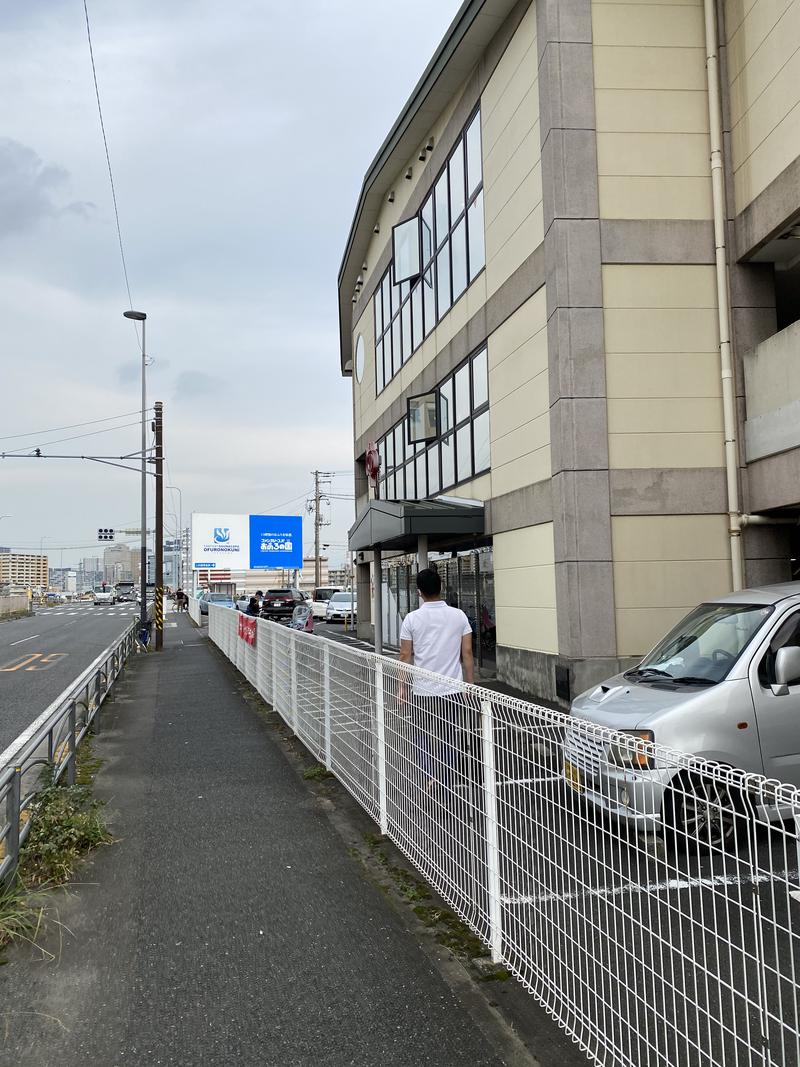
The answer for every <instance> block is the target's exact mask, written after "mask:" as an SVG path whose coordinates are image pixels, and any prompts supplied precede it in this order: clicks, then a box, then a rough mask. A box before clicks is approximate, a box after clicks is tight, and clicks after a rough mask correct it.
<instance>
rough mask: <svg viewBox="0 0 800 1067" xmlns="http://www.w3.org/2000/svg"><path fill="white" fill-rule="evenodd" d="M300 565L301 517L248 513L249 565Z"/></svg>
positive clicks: (299, 566)
mask: <svg viewBox="0 0 800 1067" xmlns="http://www.w3.org/2000/svg"><path fill="white" fill-rule="evenodd" d="M302 566H303V520H302V518H301V517H300V516H299V515H251V516H250V567H251V568H255V567H269V568H273V567H285V568H297V569H300V568H301V567H302Z"/></svg>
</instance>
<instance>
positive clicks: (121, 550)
mask: <svg viewBox="0 0 800 1067" xmlns="http://www.w3.org/2000/svg"><path fill="white" fill-rule="evenodd" d="M98 563H99V560H98ZM102 570H103V577H104V578H105V580H106V581H107V582H111V583H112V584H114V585H116V583H117V582H134V581H137V580H138V578H139V551H138V549H132V548H130V547H129V546H128V545H112V546H111V547H109V548H107V549H106V550H105V552H104V553H103V568H102Z"/></svg>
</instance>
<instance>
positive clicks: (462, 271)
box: [450, 219, 467, 301]
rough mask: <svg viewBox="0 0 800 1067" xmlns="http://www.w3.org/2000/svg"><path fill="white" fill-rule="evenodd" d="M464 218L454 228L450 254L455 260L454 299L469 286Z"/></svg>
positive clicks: (453, 260)
mask: <svg viewBox="0 0 800 1067" xmlns="http://www.w3.org/2000/svg"><path fill="white" fill-rule="evenodd" d="M466 226H467V224H466V221H465V220H464V219H462V220H461V222H459V224H458V226H456V228H455V229H454V230H453V239H452V241H451V242H450V255H451V258H452V262H453V301H456V300H458V298H459V297H460V296H461V294H462V293H463V292H464V290H465V289H466V288H467V229H466Z"/></svg>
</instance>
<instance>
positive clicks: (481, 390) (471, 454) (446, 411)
mask: <svg viewBox="0 0 800 1067" xmlns="http://www.w3.org/2000/svg"><path fill="white" fill-rule="evenodd" d="M378 451H379V453H380V457H381V474H380V482H379V495H380V496H381V497H382V498H384V499H388V500H423V499H425V498H426V497H431V496H437V495H438V494H439V493H443V492H446V491H447V490H448V489H451V488H452V487H453V486H455V485H460V484H461V483H463V482H467V481H469V480H470V479H471V478H474V477H476V476H477V475H479V474H483V473H484V472H485V471H487V470H489V468H490V466H491V451H490V442H489V364H488V358H487V352H486V348H485V347H483V348H480V349H479V350H478V351H477V352H476V353H475V354H474V355H472V356H470V357H469V359H467V360H465V361H464V362H463V363H462V364H461V365H460V366H459V367H457V368H456V369H455V371H454V372H453V373H452V374H450V375H448V376H447V378H445V379H444V381H442V382H440V383H439V385H438V386H437V387H436V389H434V390H433V391H432V392H430V393H426V394H423V395H420V396H416V397H410V398H409V400H408V413H407V415H406V418H404V419H402V420H401V421H400V422H398V423H397V424H396V425H395V426H393V427H392V428H391V430H389V431H387V433H386V434H384V436H383V437H382V438H381V439H380V440H379V442H378Z"/></svg>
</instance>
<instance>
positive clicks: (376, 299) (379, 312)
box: [372, 286, 383, 337]
mask: <svg viewBox="0 0 800 1067" xmlns="http://www.w3.org/2000/svg"><path fill="white" fill-rule="evenodd" d="M372 308H373V310H374V312H375V336H376V337H380V335H381V334H382V333H383V309H382V307H381V287H380V286H378V288H377V289H376V290H375V295H374V296H373V298H372Z"/></svg>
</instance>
